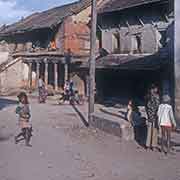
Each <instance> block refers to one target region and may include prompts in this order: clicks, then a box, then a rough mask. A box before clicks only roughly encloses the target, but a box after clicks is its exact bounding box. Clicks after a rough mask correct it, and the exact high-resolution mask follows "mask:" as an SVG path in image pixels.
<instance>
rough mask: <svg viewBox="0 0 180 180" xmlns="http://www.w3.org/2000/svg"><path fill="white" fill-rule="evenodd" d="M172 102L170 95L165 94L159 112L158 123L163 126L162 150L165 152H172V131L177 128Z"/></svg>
mask: <svg viewBox="0 0 180 180" xmlns="http://www.w3.org/2000/svg"><path fill="white" fill-rule="evenodd" d="M170 103H171V99H170V97H169V96H168V95H164V96H163V98H162V103H161V104H160V105H159V108H158V113H157V115H158V123H159V126H160V128H161V150H162V151H163V152H164V153H169V152H170V143H171V131H172V130H173V129H174V128H176V121H175V119H174V113H173V109H172V106H171V105H170ZM165 144H167V152H166V151H165V149H164V148H165Z"/></svg>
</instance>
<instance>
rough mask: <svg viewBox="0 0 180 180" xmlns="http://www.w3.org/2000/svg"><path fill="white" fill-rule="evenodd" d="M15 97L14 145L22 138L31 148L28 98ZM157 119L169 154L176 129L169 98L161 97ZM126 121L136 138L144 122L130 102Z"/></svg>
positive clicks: (24, 94) (162, 141)
mask: <svg viewBox="0 0 180 180" xmlns="http://www.w3.org/2000/svg"><path fill="white" fill-rule="evenodd" d="M17 97H18V100H19V105H18V106H17V108H16V114H17V115H18V116H19V126H20V128H21V132H20V133H19V134H18V135H17V136H15V143H18V142H19V138H20V137H22V138H23V139H25V145H26V146H31V145H30V139H31V136H32V125H31V124H30V118H31V113H30V108H29V102H28V97H27V95H26V93H24V92H21V93H20V94H19V95H18V96H17ZM157 117H158V120H157V123H158V126H159V128H160V130H161V150H162V151H163V152H165V146H167V152H169V151H170V141H171V131H172V130H173V129H175V128H176V121H175V119H174V114H173V109H172V106H171V99H170V97H169V96H167V95H165V96H163V98H162V102H161V104H160V105H159V108H158V111H157ZM127 119H128V121H129V122H130V123H131V125H132V126H133V127H134V132H135V134H136V136H137V137H138V136H139V132H140V131H141V128H142V126H144V123H145V121H143V118H142V117H141V113H140V111H139V109H138V107H137V106H136V104H135V103H134V101H132V100H131V101H129V103H128V112H127ZM135 138H136V137H135Z"/></svg>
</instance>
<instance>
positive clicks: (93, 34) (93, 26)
mask: <svg viewBox="0 0 180 180" xmlns="http://www.w3.org/2000/svg"><path fill="white" fill-rule="evenodd" d="M96 6H97V4H96V0H92V8H91V40H90V48H91V51H90V63H89V108H88V121H89V123H90V124H91V122H92V120H93V117H92V114H93V113H94V103H95V97H94V88H95V60H96V55H95V52H96V25H97V10H96Z"/></svg>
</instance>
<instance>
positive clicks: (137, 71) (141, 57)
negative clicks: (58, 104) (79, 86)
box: [96, 0, 175, 104]
mask: <svg viewBox="0 0 180 180" xmlns="http://www.w3.org/2000/svg"><path fill="white" fill-rule="evenodd" d="M173 4H174V2H173V1H170V0H154V1H152V0H151V1H148V0H147V1H140V0H139V1H134V0H126V1H118V0H113V1H107V2H106V3H105V4H104V5H102V6H100V8H99V9H98V25H97V28H98V32H97V36H98V38H99V42H100V44H99V46H100V48H101V50H103V52H106V53H105V55H102V56H101V55H100V57H99V58H98V59H97V61H96V69H97V70H96V86H97V93H98V97H102V98H101V99H104V100H106V99H107V100H108V98H109V99H113V98H114V99H118V98H119V100H120V99H121V100H122V101H123V103H127V101H128V99H131V98H136V99H137V101H138V102H139V103H140V104H142V103H144V96H145V95H146V93H147V89H148V87H149V86H150V85H151V84H152V83H155V84H157V85H158V86H159V88H160V92H161V95H162V94H169V95H170V96H171V97H172V98H173V100H175V99H174V53H173V52H174V49H173V46H172V42H173V36H174V35H173V27H174V26H173V24H174V8H173ZM174 102H175V101H174Z"/></svg>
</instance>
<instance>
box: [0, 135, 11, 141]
mask: <svg viewBox="0 0 180 180" xmlns="http://www.w3.org/2000/svg"><path fill="white" fill-rule="evenodd" d="M12 136H13V134H8V135H2V134H0V142H4V141H8V140H9V139H10V138H11V137H12Z"/></svg>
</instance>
